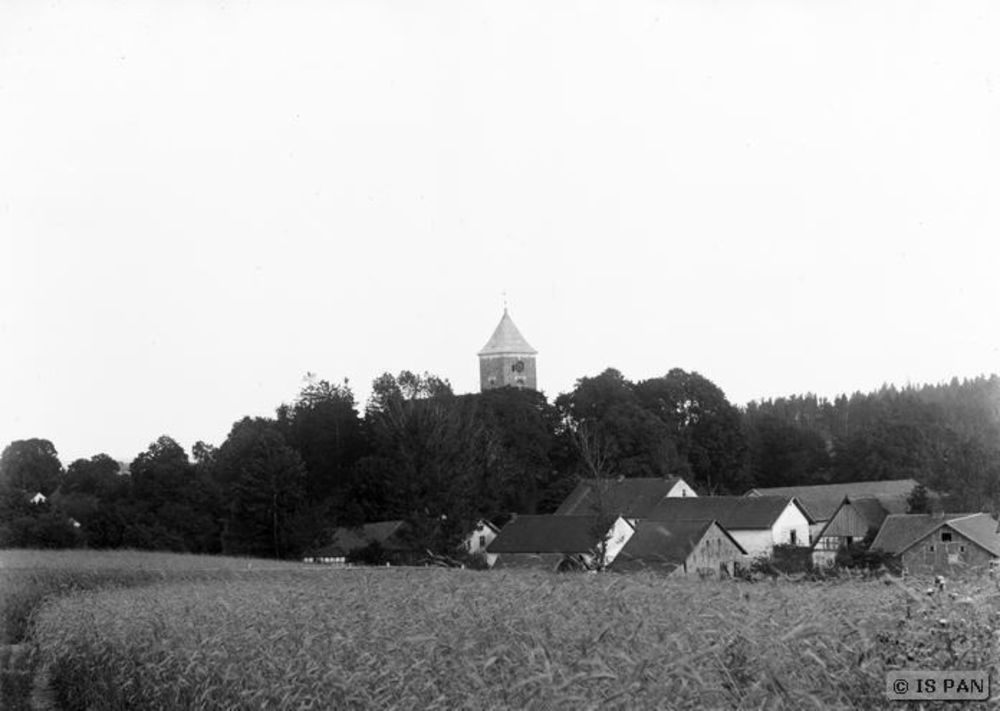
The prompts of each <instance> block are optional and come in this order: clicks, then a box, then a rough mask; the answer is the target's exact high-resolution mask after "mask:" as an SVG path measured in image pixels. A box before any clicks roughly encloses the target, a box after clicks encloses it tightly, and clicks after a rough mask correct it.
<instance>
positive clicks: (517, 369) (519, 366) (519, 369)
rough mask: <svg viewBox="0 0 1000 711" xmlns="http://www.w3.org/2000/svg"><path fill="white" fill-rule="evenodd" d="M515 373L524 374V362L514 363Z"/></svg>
mask: <svg viewBox="0 0 1000 711" xmlns="http://www.w3.org/2000/svg"><path fill="white" fill-rule="evenodd" d="M514 372H515V373H523V372H524V361H523V360H519V361H517V362H516V363H514Z"/></svg>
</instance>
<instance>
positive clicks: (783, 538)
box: [728, 501, 809, 558]
mask: <svg viewBox="0 0 1000 711" xmlns="http://www.w3.org/2000/svg"><path fill="white" fill-rule="evenodd" d="M728 530H729V533H730V534H731V535H732V537H733V538H735V539H736V542H737V543H739V544H740V545H741V546H743V549H744V550H745V551H746V552H747V555H748V556H749V557H751V558H755V557H757V556H761V555H764V556H770V555H771V554H772V553H773V552H774V547H775V546H776V545H781V544H787V543H791V542H792V531H794V532H795V543H796V545H799V546H806V547H808V545H809V521H808V519H806V517H805V514H803V513H802V510H801V509H799V507H798V506H796V505H795V503H794V502H792V501H789V502H788V506H786V507H785V510H784V511H782V512H781V515H780V516H778V518H777V519H775V521H774V523H773V524H772V525H771V528H768V529H739V528H736V529H732V528H731V529H728Z"/></svg>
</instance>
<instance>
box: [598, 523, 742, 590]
mask: <svg viewBox="0 0 1000 711" xmlns="http://www.w3.org/2000/svg"><path fill="white" fill-rule="evenodd" d="M746 555H747V553H746V551H745V550H744V549H743V547H742V546H740V544H739V543H737V542H736V539H735V538H733V537H732V536H731V535H730V534H729V532H728V531H726V529H725V528H723V527H722V526H720V525H719V523H718V521H714V520H704V521H699V520H691V521H678V520H673V521H659V520H654V519H642V520H639V521H636V522H635V533H634V534H633V535H632V537H631V538H629V540H628V542H627V543H626V544H625V547H624V548H622V550H621V552H620V553H619V554H618V555H617V556H616V557H615V559H614V561H613V562H612V563H611V565H610V566H609V568H608V569H609V570H611V571H613V572H619V573H624V572H638V571H652V572H658V573H665V574H667V575H674V576H699V577H714V576H732V575H735V574H736V573H737V572H738V571H739V569H740V567H741V566H742V565H744V564H745V563H746V562H747V561H746Z"/></svg>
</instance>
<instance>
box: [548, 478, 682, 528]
mask: <svg viewBox="0 0 1000 711" xmlns="http://www.w3.org/2000/svg"><path fill="white" fill-rule="evenodd" d="M679 481H680V479H679V478H678V477H669V478H666V479H664V478H639V477H637V478H632V479H584V480H583V481H581V482H580V483H579V484H577V485H576V488H575V489H573V491H572V493H570V495H569V496H567V497H566V500H565V501H563V502H562V504H561V505H560V506H559V508H558V509H556V515H557V516H568V515H594V514H597V513H607V514H620V515H622V516H625V517H626V518H646V517H647V516H648V514H649V512H650V511H651V510H652V508H653V507H654V506H656V504H658V503H659V502H660V501H661V500H662V499H665V498H666V497H667V494H669V493H670V490H671V489H672V488H673V487H674V485H675V484H677V482H679Z"/></svg>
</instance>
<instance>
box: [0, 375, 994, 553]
mask: <svg viewBox="0 0 1000 711" xmlns="http://www.w3.org/2000/svg"><path fill="white" fill-rule="evenodd" d="M584 476H604V477H619V476H621V477H638V476H645V477H662V476H682V477H683V478H684V479H685V480H687V481H688V482H689V483H690V484H692V485H693V486H694V487H695V488H696V489H698V490H699V491H700V492H702V493H703V494H726V493H734V494H742V493H744V492H745V491H746V490H748V489H749V488H752V487H768V486H787V485H805V484H819V483H829V482H839V481H864V480H874V479H898V478H907V477H912V478H914V479H917V480H918V481H920V482H922V483H924V484H925V485H927V486H928V487H930V488H931V489H934V490H936V491H938V492H940V493H942V494H944V495H945V496H946V500H947V501H948V502H949V505H950V506H951V507H952V508H953V510H969V511H978V510H984V509H985V510H990V511H993V512H996V510H997V508H998V506H1000V378H998V377H997V376H995V375H994V376H990V377H980V378H975V379H972V380H964V381H961V382H960V381H958V380H953V381H952V382H951V383H948V384H941V385H933V386H922V387H907V388H903V389H897V388H895V387H889V386H886V387H883V388H881V389H880V390H878V391H876V392H872V393H867V394H862V393H855V394H853V395H851V396H846V395H845V396H840V397H837V398H835V399H834V400H826V399H823V398H818V397H816V396H814V395H801V396H793V397H789V398H778V399H775V400H765V401H760V402H753V403H750V404H749V405H747V406H746V407H744V408H738V407H736V406H734V405H733V404H732V403H730V402H729V401H728V399H727V398H726V396H725V394H724V393H723V392H722V390H721V389H720V388H718V387H717V386H716V385H715V384H714V383H712V382H711V381H710V380H708V379H707V378H705V377H704V376H702V375H700V374H698V373H696V372H686V371H684V370H681V369H673V370H671V371H669V372H668V373H667V374H666V375H664V376H663V377H658V378H652V379H648V380H642V381H638V382H632V381H629V380H628V379H626V378H625V377H624V376H623V375H622V374H621V373H620V372H619V371H617V370H614V369H608V370H605V371H604V372H603V373H601V374H599V375H597V376H593V377H584V378H581V379H580V380H578V381H577V383H576V385H575V387H574V388H573V390H572V391H570V392H568V393H564V394H561V395H559V396H558V397H556V398H555V400H554V401H552V402H550V401H548V400H547V399H546V398H545V396H544V395H543V394H542V393H538V392H534V391H530V390H518V389H513V388H501V389H497V390H491V391H487V392H483V393H476V394H466V395H456V394H455V393H454V392H453V390H452V388H451V386H450V384H449V383H448V381H447V380H444V379H441V378H438V377H436V376H434V375H431V374H428V373H423V374H415V373H412V372H409V371H403V372H402V373H400V374H398V375H390V374H384V375H382V376H380V377H379V378H377V379H376V380H375V381H374V383H373V385H372V392H371V396H370V398H369V400H368V402H367V403H366V404H365V405H364V407H363V408H362V407H360V406H359V405H358V403H357V402H356V400H355V397H354V393H353V392H352V390H351V388H350V387H349V385H348V383H347V382H346V381H345V382H343V383H339V384H338V383H331V382H329V381H326V380H321V379H318V378H316V377H315V376H307V378H306V380H305V382H304V385H303V387H302V389H301V391H300V392H299V393H298V394H297V396H296V397H295V399H294V400H293V401H292V402H291V403H288V404H283V405H281V406H280V407H278V408H277V409H276V411H275V414H274V416H273V417H255V418H250V417H247V418H244V419H242V420H240V421H238V422H236V423H234V425H233V426H232V429H231V430H230V432H229V434H228V436H227V437H226V439H225V441H224V442H223V443H222V444H221V445H219V446H213V445H209V444H206V443H204V442H198V443H196V444H195V445H194V446H193V447H192V450H191V453H190V455H189V454H188V453H187V452H186V451H185V450H184V448H183V447H182V446H181V445H180V444H178V443H177V442H176V441H174V440H173V439H171V438H170V437H169V436H162V437H160V438H159V439H157V440H156V441H155V442H153V443H152V444H150V445H149V447H148V448H147V449H146V450H145V451H143V452H140V453H139V454H138V455H137V456H136V457H135V458H134V459H133V460H132V461H131V462H130V463H129V464H128V465H127V466H122V465H121V464H120V463H119V462H117V461H115V460H114V459H112V458H111V457H109V456H108V455H106V454H96V455H95V456H93V457H91V458H89V459H78V460H76V461H73V462H71V463H70V464H69V466H67V467H66V468H65V469H64V468H63V466H62V464H61V463H60V461H59V458H58V454H57V451H56V448H55V446H54V445H53V444H52V442H50V441H48V440H45V439H30V440H19V441H16V442H12V443H11V444H10V445H9V446H7V447H6V448H5V449H4V451H3V453H2V454H0V546H6V547H13V546H41V547H70V546H82V545H85V546H90V547H97V548H118V547H127V548H140V549H157V550H174V551H189V552H198V553H227V554H236V555H256V556H269V557H279V558H282V557H292V556H297V555H300V554H301V553H302V552H304V551H307V550H309V549H310V548H313V547H315V546H317V545H321V544H322V543H323V542H325V541H326V540H328V539H329V535H330V532H331V530H332V529H333V528H335V527H338V526H354V525H359V524H361V523H364V522H371V521H379V520H390V519H406V520H407V521H409V522H410V523H411V530H412V531H414V532H415V533H413V534H412V535H415V536H418V537H420V541H419V545H421V546H422V547H426V548H427V549H429V550H434V551H439V552H449V551H452V550H453V548H454V546H455V544H456V542H457V540H458V539H459V537H460V536H461V534H462V533H463V531H464V530H465V529H466V527H467V526H468V525H469V524H470V523H471V522H474V521H475V520H477V519H479V518H486V519H488V520H493V521H501V522H502V520H503V518H504V517H505V516H509V515H510V514H511V513H547V512H551V511H552V510H554V509H555V508H556V507H557V506H558V505H559V503H560V502H561V501H562V500H563V498H564V497H565V496H566V495H567V494H568V493H569V491H571V490H572V488H573V487H574V486H575V485H576V483H577V482H578V481H579V479H580V478H581V477H584ZM36 493H41V494H43V495H44V496H45V497H46V500H45V501H44V502H41V503H32V501H31V500H30V499H31V496H33V495H34V494H36Z"/></svg>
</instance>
